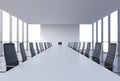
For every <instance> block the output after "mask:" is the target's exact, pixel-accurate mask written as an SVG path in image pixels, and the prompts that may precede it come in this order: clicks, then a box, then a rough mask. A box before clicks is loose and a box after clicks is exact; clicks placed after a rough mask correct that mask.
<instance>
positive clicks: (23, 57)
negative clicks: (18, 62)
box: [20, 43, 27, 62]
mask: <svg viewBox="0 0 120 81" xmlns="http://www.w3.org/2000/svg"><path fill="white" fill-rule="evenodd" d="M20 52H21V56H22V60H23V62H24V61H26V60H27V56H26V52H25V48H24V44H23V43H20Z"/></svg>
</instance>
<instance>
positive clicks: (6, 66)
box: [6, 65, 15, 67]
mask: <svg viewBox="0 0 120 81" xmlns="http://www.w3.org/2000/svg"><path fill="white" fill-rule="evenodd" d="M6 67H15V66H10V65H7V66H6Z"/></svg>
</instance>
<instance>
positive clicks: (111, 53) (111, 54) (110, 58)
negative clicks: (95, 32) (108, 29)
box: [105, 43, 116, 70]
mask: <svg viewBox="0 0 120 81" xmlns="http://www.w3.org/2000/svg"><path fill="white" fill-rule="evenodd" d="M115 54H116V43H110V44H109V47H108V54H107V57H106V59H105V66H113V62H114V59H115ZM108 69H109V68H108ZM110 70H112V68H111V69H110Z"/></svg>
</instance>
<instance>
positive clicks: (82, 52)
mask: <svg viewBox="0 0 120 81" xmlns="http://www.w3.org/2000/svg"><path fill="white" fill-rule="evenodd" d="M84 49H85V42H83V45H82V49H81V51H80V53H81V54H84Z"/></svg>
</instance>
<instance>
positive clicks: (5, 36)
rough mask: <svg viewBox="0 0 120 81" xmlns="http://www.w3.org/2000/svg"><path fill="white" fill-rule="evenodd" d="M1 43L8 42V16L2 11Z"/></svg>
mask: <svg viewBox="0 0 120 81" xmlns="http://www.w3.org/2000/svg"><path fill="white" fill-rule="evenodd" d="M2 13H3V14H2V26H3V36H2V37H3V42H8V41H10V14H9V13H7V12H5V11H2Z"/></svg>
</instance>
